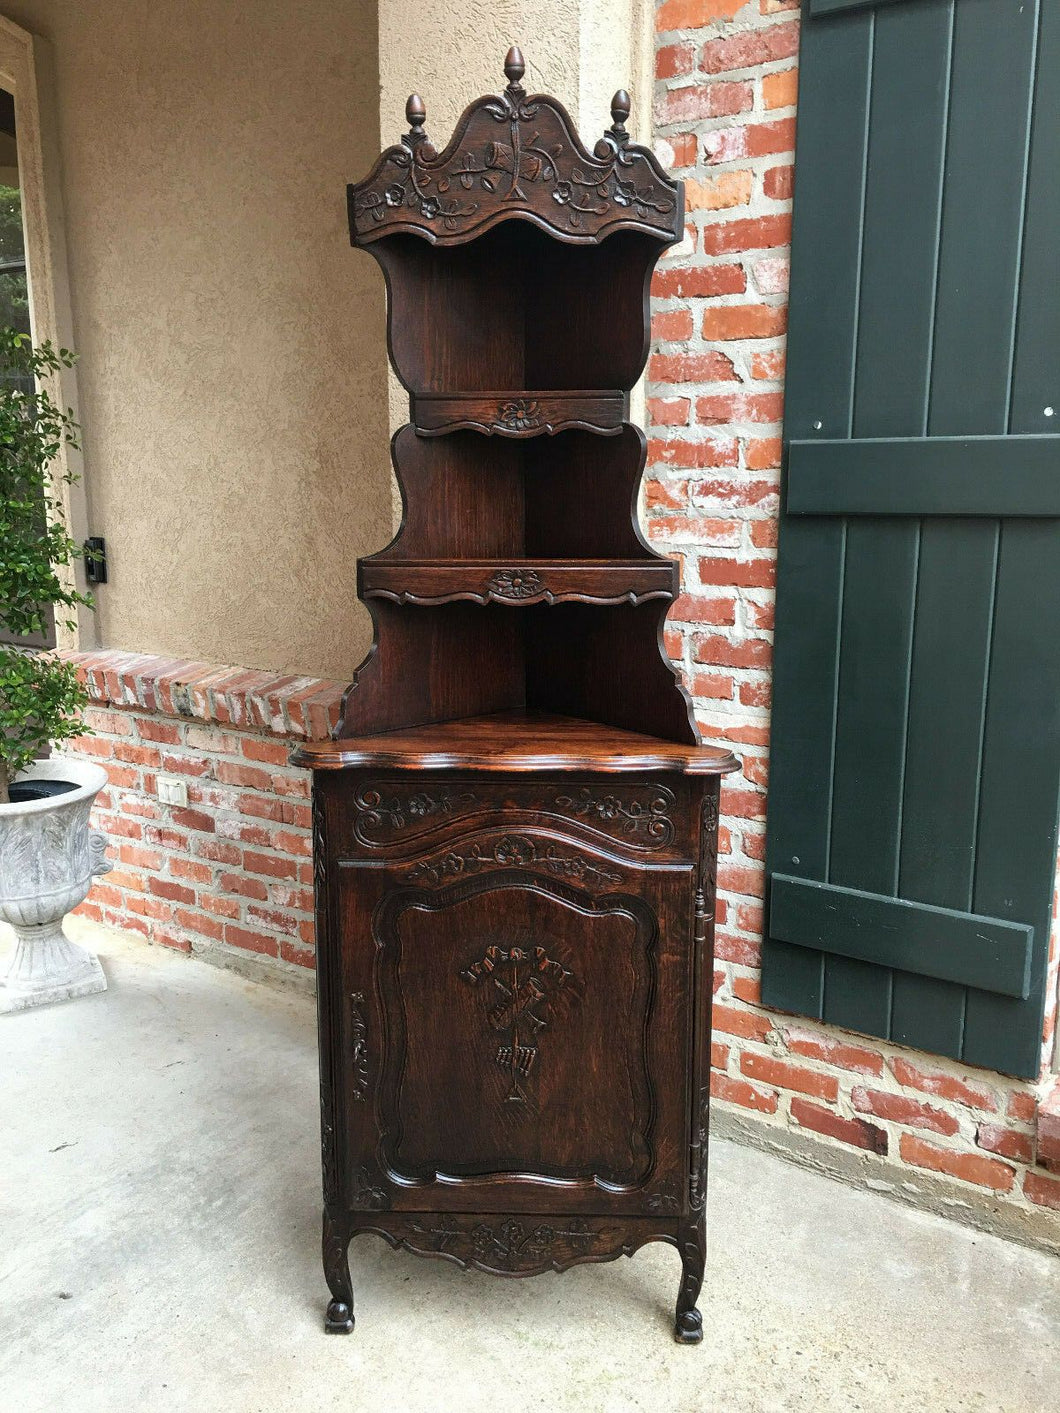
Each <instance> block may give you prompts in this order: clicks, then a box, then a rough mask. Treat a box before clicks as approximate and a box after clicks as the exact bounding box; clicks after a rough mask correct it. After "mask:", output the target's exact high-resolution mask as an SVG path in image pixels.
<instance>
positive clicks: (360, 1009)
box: [350, 991, 368, 1103]
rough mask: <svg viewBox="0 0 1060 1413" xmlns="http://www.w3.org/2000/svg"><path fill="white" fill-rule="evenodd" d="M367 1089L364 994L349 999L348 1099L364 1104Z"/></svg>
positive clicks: (356, 994) (366, 1033) (358, 993)
mask: <svg viewBox="0 0 1060 1413" xmlns="http://www.w3.org/2000/svg"><path fill="white" fill-rule="evenodd" d="M367 1088H368V1021H367V1018H366V1017H365V1014H364V992H363V991H355V992H354V993H353V994H352V996H351V997H350V1098H351V1099H353V1100H355V1101H356V1102H358V1103H363V1102H364V1096H365V1091H366V1090H367Z"/></svg>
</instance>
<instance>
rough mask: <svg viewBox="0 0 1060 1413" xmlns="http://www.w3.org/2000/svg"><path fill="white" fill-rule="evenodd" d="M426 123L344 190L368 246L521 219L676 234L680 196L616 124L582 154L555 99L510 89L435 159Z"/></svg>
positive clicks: (483, 102) (356, 231)
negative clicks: (401, 231)
mask: <svg viewBox="0 0 1060 1413" xmlns="http://www.w3.org/2000/svg"><path fill="white" fill-rule="evenodd" d="M422 124H423V117H422V115H421V114H420V113H417V114H416V116H415V118H414V119H413V127H412V130H411V131H410V132H409V133H406V134H404V135H403V136H402V138H401V143H400V145H399V146H395V147H388V148H387V149H386V151H385V152H384V153H383V155H382V157H381V158H380V159H379V161H378V163H377V164H376V166H375V168H374V170H373V171H372V172H371V173H370V175H369V176H368V177H367V178H366V179H365V180H364V181H363V182H360V183H358V184H357V185H355V186H351V187H350V188H349V207H350V229H351V234H353V235H354V236H355V237H356V236H360V237H361V238H362V239H364V240H371V239H373V238H374V236H375V235H377V234H381V233H382V232H384V231H385V230H387V229H388V228H391V227H398V228H402V227H403V228H406V229H416V230H418V231H421V232H422V233H424V234H427V235H429V236H431V238H435V237H434V235H433V232H435V231H436V232H437V236H438V237H442V236H444V235H445V234H448V235H450V236H451V237H456V238H466V236H467V234H468V233H470V232H471V231H474V230H479V229H482V228H484V227H486V226H489V225H492V224H494V222H496V221H497V220H501V219H504V217H505V216H507V215H515V214H518V213H519V212H520V210H524V211H527V212H532V213H533V215H534V216H535V217H537V219H538V220H539V221H540V222H541V223H543V224H547V225H549V226H551V227H553V228H554V229H555V230H556V231H557V233H559V234H567V235H568V237H570V238H574V239H577V238H579V237H581V238H582V239H591V238H593V237H596V236H598V235H599V234H600V232H601V231H602V230H605V229H607V228H609V227H611V226H615V225H626V226H635V227H641V228H646V229H648V230H651V231H652V232H653V233H655V234H658V235H660V236H663V237H669V238H670V239H676V238H677V237H678V236H679V235H680V220H679V202H678V194H677V189H676V187H675V186H674V184H673V183H671V182H670V181H668V180H667V178H666V176H665V174H664V173H663V171H662V169H661V168H660V167H659V166H658V165H657V164H656V162H655V161H654V159H653V157H652V156H651V154H650V153H649V152H647V151H646V150H645V149H643V148H638V147H634V146H630V145H629V144H628V135H627V133H626V132H625V130H624V127H623V126H622V125H621V124H616V125H615V126H614V127H612V128H611V129H610V130H609V131H608V132H607V133H605V135H604V137H603V138H602V139H601V140H600V141H599V142H598V143H597V144H596V148H595V151H594V152H592V153H590V152H587V151H586V150H585V149H584V148H583V147H582V145H581V143H580V142H579V141H578V139H577V137H576V135H575V133H574V130H573V127H572V125H571V122H570V118H569V117H568V115H567V113H566V112H565V110H564V109H563V107H562V106H561V105H560V104H559V103H557V102H556V101H555V99H552V98H549V97H546V96H543V95H534V96H532V97H530V96H528V95H527V93H526V91H525V89H524V88H523V87H522V85H521V84H520V83H519V82H517V81H515V80H513V81H511V82H509V83H508V85H507V87H506V89H505V91H504V92H503V93H501V94H499V95H497V96H496V97H487V98H483V99H480V100H479V101H478V102H477V103H474V104H472V106H471V107H470V108H469V109H468V111H467V113H466V114H465V115H464V118H463V120H462V122H461V126H460V128H459V129H458V131H457V133H456V134H455V135H454V138H453V141H452V142H451V143H450V144H449V146H448V147H447V148H446V149H445V151H444V152H442V153H441V154H439V153H437V152H436V151H435V150H434V148H433V147H432V146H431V144H430V143H429V142H428V141H426V139H425V136H424V134H423V132H422V130H421V129H422Z"/></svg>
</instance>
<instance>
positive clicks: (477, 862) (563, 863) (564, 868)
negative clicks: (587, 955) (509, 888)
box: [408, 834, 622, 884]
mask: <svg viewBox="0 0 1060 1413" xmlns="http://www.w3.org/2000/svg"><path fill="white" fill-rule="evenodd" d="M483 868H527V869H529V868H534V869H547V870H548V872H549V873H554V874H557V875H558V876H560V877H562V878H575V879H592V878H598V879H601V880H603V881H604V882H606V883H620V882H621V880H622V875H621V874H620V873H617V872H616V871H615V870H614V869H612V868H606V867H605V866H604V865H603V864H596V863H590V862H589V860H588V859H584V858H581V857H580V856H579V855H577V854H561V853H559V852H558V850H557V849H556V846H555V845H554V844H549V845H548V846H547V847H546V848H545V849H544V850H541V849H539V848H538V846H537V845H536V844H535V843H533V841H532V840H530V839H527V838H526V837H525V836H524V835H522V834H506V835H505V836H504V837H503V838H502V839H499V840H498V841H497V843H496V844H494V845H493V847H492V848H490V847H489V846H488V845H486V846H484V845H482V844H474V845H472V847H471V848H470V849H468V850H467V852H466V853H457V852H456V851H455V850H450V851H449V852H448V853H446V854H443V855H442V857H441V858H440V859H436V860H435V861H434V862H433V863H428V862H426V861H424V862H423V863H418V864H416V865H415V867H414V868H411V869H410V870H409V874H408V881H409V882H410V883H419V882H425V883H430V884H438V883H440V882H441V881H442V879H443V878H452V877H459V876H460V875H463V874H470V873H477V872H478V871H479V870H480V869H483Z"/></svg>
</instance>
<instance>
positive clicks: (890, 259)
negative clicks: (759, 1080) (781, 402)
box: [762, 0, 1060, 1076]
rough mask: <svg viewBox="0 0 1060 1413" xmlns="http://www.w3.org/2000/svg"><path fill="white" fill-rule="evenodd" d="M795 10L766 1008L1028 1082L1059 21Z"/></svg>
mask: <svg viewBox="0 0 1060 1413" xmlns="http://www.w3.org/2000/svg"><path fill="white" fill-rule="evenodd" d="M805 10H806V7H804V21H803V39H802V51H801V57H800V89H799V109H798V142H797V151H796V193H795V228H794V235H793V242H792V288H791V306H790V333H789V339H788V377H787V394H786V408H785V440H786V457H785V472H784V487H783V500H782V522H781V535H780V549H779V565H778V584H777V634H776V659H775V702H774V715H773V742H772V752H771V778H770V792H769V819H768V833H769V838H768V853H767V876H768V878H769V899H768V914H767V915H768V926H767V937H766V941H765V946H764V954H763V968H762V970H763V984H762V994H763V999H764V1001H765V1002H766V1003H767V1004H768V1005H771V1006H776V1007H779V1008H782V1009H785V1010H790V1011H796V1012H800V1013H803V1014H808V1015H812V1016H815V1017H818V1018H820V1019H822V1020H825V1021H827V1022H829V1023H831V1024H835V1025H838V1026H844V1027H847V1028H850V1029H853V1030H860V1031H864V1032H867V1033H868V1034H871V1035H879V1036H883V1037H886V1038H889V1039H891V1040H894V1041H896V1042H899V1043H901V1044H905V1045H911V1046H915V1047H917V1048H920V1049H924V1050H929V1051H933V1052H936V1053H939V1054H945V1055H952V1056H954V1057H956V1058H959V1059H962V1060H964V1061H966V1062H967V1063H969V1064H976V1065H983V1066H986V1067H989V1068H993V1069H998V1070H1004V1071H1008V1072H1011V1073H1014V1074H1019V1075H1025V1076H1031V1075H1036V1074H1037V1073H1038V1071H1039V1065H1040V1056H1041V1026H1042V1015H1043V1007H1044V992H1045V982H1046V964H1047V951H1048V934H1049V926H1050V916H1051V905H1052V894H1053V880H1054V873H1055V865H1056V854H1057V804H1058V799H1060V518H1058V517H1060V438H1058V437H1057V436H1056V435H1055V432H1056V430H1057V429H1058V426H1060V256H1058V252H1060V180H1058V173H1060V4H1057V3H1056V0H1037V3H1036V0H880V3H877V4H875V5H873V4H872V3H870V0H811V2H810V5H809V7H808V13H805ZM1050 409H1055V410H1056V417H1055V418H1054V417H1053V416H1052V413H1051V411H1050Z"/></svg>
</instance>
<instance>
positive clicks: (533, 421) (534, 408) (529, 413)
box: [494, 397, 541, 432]
mask: <svg viewBox="0 0 1060 1413" xmlns="http://www.w3.org/2000/svg"><path fill="white" fill-rule="evenodd" d="M538 411H539V409H538V405H537V403H536V402H535V401H534V400H533V399H532V398H528V397H516V398H511V399H509V400H508V401H507V402H501V403H500V404H499V405H498V407H497V416H496V419H495V422H494V425H495V426H497V427H505V428H507V430H508V431H510V432H525V431H528V430H529V429H530V428H531V427H540V425H541V418H540V417H539V416H538Z"/></svg>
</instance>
